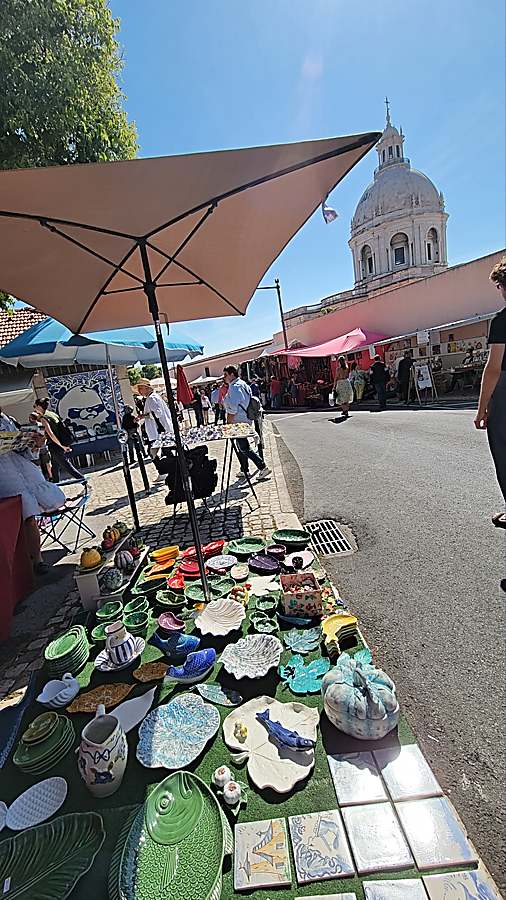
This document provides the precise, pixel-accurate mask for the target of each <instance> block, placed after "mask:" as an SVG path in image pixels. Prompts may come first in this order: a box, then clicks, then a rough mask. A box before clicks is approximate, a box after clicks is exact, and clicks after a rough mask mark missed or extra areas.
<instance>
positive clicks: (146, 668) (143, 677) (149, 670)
mask: <svg viewBox="0 0 506 900" xmlns="http://www.w3.org/2000/svg"><path fill="white" fill-rule="evenodd" d="M168 668H169V665H168V663H164V662H161V661H160V660H158V659H157V660H156V662H148V663H143V664H142V666H139V668H138V669H134V670H133V672H132V675H133V676H134V678H135V679H136V680H137V681H141V682H142V683H147V682H149V681H159V680H160V679H161V678H165V676H166V674H167V669H168Z"/></svg>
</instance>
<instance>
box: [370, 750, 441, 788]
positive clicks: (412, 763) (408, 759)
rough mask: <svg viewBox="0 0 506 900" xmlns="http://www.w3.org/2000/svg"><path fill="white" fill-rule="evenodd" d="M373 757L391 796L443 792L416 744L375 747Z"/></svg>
mask: <svg viewBox="0 0 506 900" xmlns="http://www.w3.org/2000/svg"><path fill="white" fill-rule="evenodd" d="M374 758H375V760H376V764H377V766H378V768H379V770H380V772H381V774H382V776H383V779H384V781H385V784H386V786H387V788H388V792H389V794H390V797H391V798H392V800H395V801H398V800H418V799H421V798H425V797H440V796H441V795H442V793H443V791H442V790H441V787H440V786H439V784H438V782H437V780H436V777H435V775H434V773H433V772H432V769H431V767H430V766H429V764H428V762H427V760H426V759H425V757H424V755H423V753H422V751H421V750H420V747H419V746H418V744H406V745H404V746H403V747H400V748H397V747H396V748H395V749H390V750H375V751H374Z"/></svg>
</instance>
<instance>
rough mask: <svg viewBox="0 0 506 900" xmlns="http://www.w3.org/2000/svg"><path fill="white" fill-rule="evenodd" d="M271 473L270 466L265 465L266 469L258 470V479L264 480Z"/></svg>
mask: <svg viewBox="0 0 506 900" xmlns="http://www.w3.org/2000/svg"><path fill="white" fill-rule="evenodd" d="M269 475H272V470H271V469H269V467H268V466H265V468H264V469H259V470H258V476H257V481H264V480H265V479H266V478H268V477H269Z"/></svg>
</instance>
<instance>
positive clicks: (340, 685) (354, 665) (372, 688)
mask: <svg viewBox="0 0 506 900" xmlns="http://www.w3.org/2000/svg"><path fill="white" fill-rule="evenodd" d="M322 697H323V706H324V709H325V712H326V713H327V716H328V718H329V719H330V721H331V722H332V724H333V725H335V726H336V728H339V730H340V731H344V732H345V734H350V735H352V737H355V738H358V739H359V740H380V739H381V738H382V737H384V736H385V735H386V734H388V732H389V731H391V730H392V729H393V728H395V726H396V725H397V722H398V720H399V703H398V702H397V697H396V693H395V685H394V683H393V681H392V680H391V679H390V678H389V677H388V675H386V674H385V673H384V672H382V671H381V669H377V668H376V667H375V666H373V665H370V664H369V663H361V662H357V661H356V660H355V659H352V658H351V657H350V656H348V654H347V653H342V654H341V656H340V657H339V660H338V662H337V665H336V666H334V668H333V669H331V670H330V672H327V674H326V675H325V676H324V678H323V682H322Z"/></svg>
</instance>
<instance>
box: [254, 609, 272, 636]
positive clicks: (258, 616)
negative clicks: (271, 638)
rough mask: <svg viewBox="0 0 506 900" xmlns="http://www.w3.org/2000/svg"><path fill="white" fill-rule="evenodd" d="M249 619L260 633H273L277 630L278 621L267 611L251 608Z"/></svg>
mask: <svg viewBox="0 0 506 900" xmlns="http://www.w3.org/2000/svg"><path fill="white" fill-rule="evenodd" d="M249 620H250V624H251V626H252V628H254V629H255V631H258V632H260V633H261V634H275V633H276V631H278V623H277V622H276V620H275V619H272V618H271V617H270V616H268V615H267V613H264V612H260V611H257V610H253V612H252V613H251V615H250V617H249Z"/></svg>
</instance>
